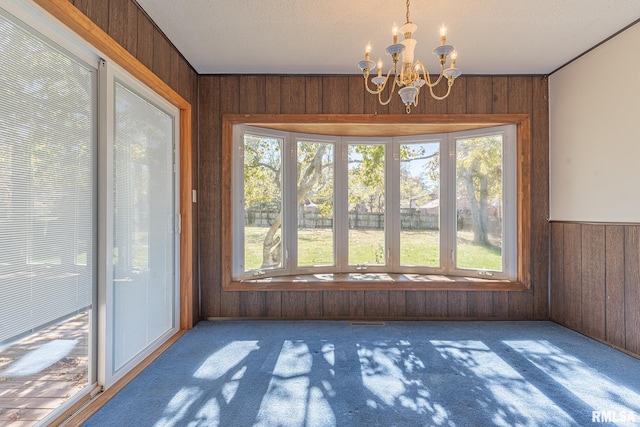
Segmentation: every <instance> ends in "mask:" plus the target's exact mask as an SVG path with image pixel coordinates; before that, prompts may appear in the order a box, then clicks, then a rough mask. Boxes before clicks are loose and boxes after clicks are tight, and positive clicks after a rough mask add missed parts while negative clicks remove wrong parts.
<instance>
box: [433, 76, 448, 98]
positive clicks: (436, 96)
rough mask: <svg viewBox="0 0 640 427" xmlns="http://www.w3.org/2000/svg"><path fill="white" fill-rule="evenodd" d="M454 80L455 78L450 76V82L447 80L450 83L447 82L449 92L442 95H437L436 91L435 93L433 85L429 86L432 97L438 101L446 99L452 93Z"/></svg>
mask: <svg viewBox="0 0 640 427" xmlns="http://www.w3.org/2000/svg"><path fill="white" fill-rule="evenodd" d="M453 80H454V79H453V78H452V77H449V78H448V79H447V81H448V82H447V83H448V84H447V93H446V94H444V95H442V96H438V95H436V94H435V93H433V87H432V86H429V93H430V94H431V97H432V98H433V99H435V100H436V101H442V100H443V99H445V98H446V97H447V96H449V94H450V93H451V88H452V87H453Z"/></svg>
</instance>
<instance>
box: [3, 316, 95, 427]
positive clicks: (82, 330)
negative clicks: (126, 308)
mask: <svg viewBox="0 0 640 427" xmlns="http://www.w3.org/2000/svg"><path fill="white" fill-rule="evenodd" d="M88 331H89V314H88V313H82V314H79V315H77V316H74V317H72V318H70V319H68V320H66V321H64V322H61V323H59V324H56V325H53V326H50V327H48V328H46V329H43V330H41V331H38V332H36V333H34V334H32V335H30V336H28V337H26V338H23V339H21V340H19V341H16V342H14V343H11V344H9V345H8V346H6V347H3V346H0V426H5V425H6V426H11V427H15V426H27V425H33V424H35V423H36V422H37V421H39V420H41V419H42V418H44V417H45V416H47V414H49V413H50V412H51V411H52V410H54V409H56V408H58V407H59V406H60V405H62V404H63V403H64V402H65V401H66V400H67V399H69V398H70V397H71V396H73V395H74V394H75V393H77V392H78V391H79V390H81V389H82V388H84V387H85V386H86V385H87V381H88V378H87V374H88V347H87V337H88ZM45 345H46V346H45ZM38 349H40V350H39V351H38ZM14 362H15V363H14Z"/></svg>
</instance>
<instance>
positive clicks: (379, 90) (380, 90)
mask: <svg viewBox="0 0 640 427" xmlns="http://www.w3.org/2000/svg"><path fill="white" fill-rule="evenodd" d="M386 84H387V82H386V81H385V82H384V85H382V88H380V89H378V90H371V89H369V79H368V78H367V77H365V78H364V88H365V89H366V90H367V92H369V93H370V94H371V95H378V94H380V92H382V90H383V89H384V86H385V85H386Z"/></svg>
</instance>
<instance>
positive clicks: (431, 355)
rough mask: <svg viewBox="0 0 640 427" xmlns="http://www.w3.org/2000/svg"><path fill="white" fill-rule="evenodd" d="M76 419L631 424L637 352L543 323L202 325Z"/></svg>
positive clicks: (639, 387) (637, 410)
mask: <svg viewBox="0 0 640 427" xmlns="http://www.w3.org/2000/svg"><path fill="white" fill-rule="evenodd" d="M84 425H85V426H101V427H102V426H136V427H142V426H223V427H227V426H229V427H235V426H238V427H240V426H241V427H245V426H265V427H266V426H398V427H411V426H460V427H467V426H493V425H496V426H600V425H622V426H640V360H638V359H635V358H633V357H630V356H627V355H625V354H623V353H621V352H619V351H616V350H614V349H612V348H610V347H607V346H605V345H602V344H600V343H598V342H595V341H593V340H591V339H589V338H586V337H584V336H582V335H580V334H577V333H575V332H572V331H570V330H568V329H566V328H563V327H561V326H559V325H556V324H554V323H551V322H387V323H386V326H352V325H350V323H349V322H311V321H233V322H200V323H198V324H197V325H196V327H195V328H194V329H193V330H191V331H189V332H188V333H187V334H185V335H184V336H183V337H182V338H180V340H179V341H178V342H177V343H176V344H174V345H173V346H172V347H171V348H169V349H168V350H167V351H166V352H165V353H164V354H162V355H161V356H160V357H159V358H158V359H157V360H156V361H155V362H154V363H153V364H152V365H151V366H150V367H149V368H147V369H146V370H145V371H143V372H142V373H141V374H140V375H139V376H138V377H136V378H135V379H134V380H133V381H132V382H131V383H129V384H128V385H127V386H126V387H125V388H124V389H123V390H122V391H121V392H120V393H118V394H117V395H116V396H115V397H114V398H113V399H111V401H109V402H108V403H107V404H106V405H105V406H104V407H103V408H101V409H100V410H99V411H98V412H97V413H96V414H95V415H94V416H93V417H92V418H90V419H89V420H88V421H87V422H86V423H85V424H84Z"/></svg>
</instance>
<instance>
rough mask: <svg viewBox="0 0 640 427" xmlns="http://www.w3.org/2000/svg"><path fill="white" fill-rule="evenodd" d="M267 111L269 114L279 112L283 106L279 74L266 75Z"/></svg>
mask: <svg viewBox="0 0 640 427" xmlns="http://www.w3.org/2000/svg"><path fill="white" fill-rule="evenodd" d="M264 85H265V104H266V105H265V112H266V113H267V114H279V113H281V112H283V111H281V109H282V106H281V105H280V104H281V102H283V101H282V88H281V80H280V77H279V76H266V77H265V82H264Z"/></svg>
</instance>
